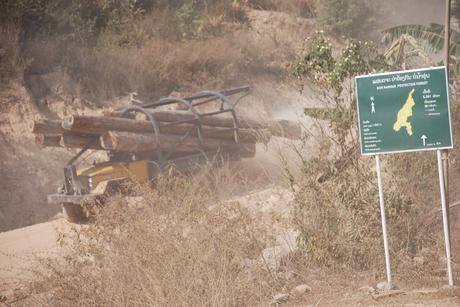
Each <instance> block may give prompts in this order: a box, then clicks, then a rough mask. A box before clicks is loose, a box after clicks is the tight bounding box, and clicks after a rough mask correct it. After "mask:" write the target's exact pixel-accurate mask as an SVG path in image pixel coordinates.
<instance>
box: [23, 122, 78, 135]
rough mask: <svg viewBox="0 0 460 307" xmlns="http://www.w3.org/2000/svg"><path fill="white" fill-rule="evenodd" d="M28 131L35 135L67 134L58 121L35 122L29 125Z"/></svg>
mask: <svg viewBox="0 0 460 307" xmlns="http://www.w3.org/2000/svg"><path fill="white" fill-rule="evenodd" d="M30 131H31V132H32V133H35V134H48V135H52V134H54V135H57V134H63V133H69V131H68V130H66V129H64V128H62V122H61V121H60V120H49V119H44V120H36V121H33V122H32V123H31V125H30Z"/></svg>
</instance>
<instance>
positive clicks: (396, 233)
mask: <svg viewBox="0 0 460 307" xmlns="http://www.w3.org/2000/svg"><path fill="white" fill-rule="evenodd" d="M308 43H309V45H308V46H307V48H306V51H305V53H303V54H302V55H301V56H300V57H299V60H298V61H297V62H296V63H294V65H293V72H294V75H295V76H296V77H297V78H299V80H300V81H301V82H304V81H303V80H304V78H308V80H312V81H313V82H314V83H315V84H317V85H318V86H319V88H320V92H319V97H320V99H321V102H322V103H323V105H324V108H309V109H306V110H305V113H306V114H307V115H309V116H310V117H313V118H315V119H317V120H318V121H317V122H316V127H317V128H318V129H317V130H316V131H314V132H313V131H312V132H310V134H311V135H313V136H315V142H316V144H317V147H318V148H319V152H318V154H317V155H316V156H315V157H314V158H312V159H311V160H308V161H305V162H304V165H303V168H302V174H301V178H300V180H299V182H298V189H297V190H296V195H295V200H296V214H295V224H296V225H297V228H298V229H299V231H300V233H301V235H300V244H301V245H302V246H303V247H304V251H305V253H306V255H307V257H309V258H310V260H312V261H313V262H315V263H318V264H320V265H326V266H348V267H352V268H377V267H379V266H380V265H381V262H382V261H383V257H382V256H381V255H382V243H381V225H380V213H379V203H378V194H377V185H376V181H375V175H374V173H375V171H374V168H373V164H372V161H371V160H369V159H365V158H360V156H359V152H358V146H359V145H358V139H357V136H358V131H357V118H356V100H355V94H354V82H353V78H354V77H355V76H356V75H360V74H366V73H369V72H371V71H378V70H380V69H382V67H385V65H384V63H383V66H382V62H381V56H380V55H379V54H378V53H377V52H376V50H375V49H374V48H372V46H371V45H369V44H366V43H361V42H359V41H350V42H348V43H347V45H345V46H344V47H343V48H342V50H338V51H337V52H335V51H334V50H333V47H332V44H331V43H330V42H329V40H328V39H327V38H326V37H325V36H324V34H323V33H317V34H316V35H315V36H314V37H312V38H311V39H310V40H308ZM334 54H337V56H334ZM387 170H388V172H387V175H388V177H385V179H386V182H385V190H384V194H385V206H386V211H387V219H388V224H389V225H391V226H390V227H389V228H390V241H391V243H392V251H393V252H394V253H395V254H404V255H414V253H416V252H417V249H418V248H419V246H420V245H419V243H420V240H423V239H426V238H424V234H426V232H424V231H423V230H421V229H420V228H419V229H417V228H416V221H417V219H418V214H419V212H418V211H417V210H416V208H415V207H414V206H413V205H412V201H411V198H410V195H406V194H403V193H401V192H402V190H401V189H400V183H399V182H398V180H391V181H390V180H388V179H389V178H392V177H391V175H392V171H394V170H395V169H392V168H391V167H390V168H388V169H387ZM397 178H401V177H397ZM416 230H417V232H416ZM425 230H426V229H425ZM380 267H381V266H380Z"/></svg>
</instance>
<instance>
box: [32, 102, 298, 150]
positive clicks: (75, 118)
mask: <svg viewBox="0 0 460 307" xmlns="http://www.w3.org/2000/svg"><path fill="white" fill-rule="evenodd" d="M152 115H153V116H154V118H155V119H156V120H157V121H158V128H159V132H160V133H159V135H158V139H157V138H156V136H155V133H154V129H153V126H152V123H151V122H150V121H148V120H139V119H134V118H123V117H121V116H120V115H119V114H117V113H110V114H105V115H104V116H86V115H72V116H67V117H65V118H64V119H62V120H38V121H34V122H33V124H32V127H31V131H32V133H34V134H35V136H36V138H35V140H36V143H37V144H38V145H42V146H51V147H66V148H84V147H85V146H87V145H88V144H89V149H93V150H112V151H119V152H146V151H156V150H163V151H171V150H173V151H174V152H177V153H180V152H187V153H190V152H197V151H201V150H218V149H224V148H226V147H231V146H233V147H234V146H235V134H234V131H233V130H232V129H231V128H233V127H234V123H233V119H232V118H231V117H224V116H205V117H202V118H201V120H200V123H201V134H202V142H200V140H199V138H198V130H197V129H196V126H195V125H194V123H192V122H186V121H187V120H193V119H194V118H195V117H194V115H193V114H191V113H188V112H186V111H158V110H157V111H153V112H152ZM178 121H181V123H178V124H172V123H173V122H178ZM184 121H185V122H184ZM237 135H238V140H239V144H240V145H238V146H248V147H255V145H254V144H255V143H259V142H264V143H266V142H268V141H269V140H270V138H271V137H272V136H279V137H285V138H290V139H299V138H300V137H301V129H300V126H299V125H298V124H297V123H295V122H292V121H287V120H278V121H255V120H253V119H250V118H244V117H243V118H241V117H238V133H237ZM184 136H185V137H184Z"/></svg>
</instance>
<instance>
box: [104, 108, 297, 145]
mask: <svg viewBox="0 0 460 307" xmlns="http://www.w3.org/2000/svg"><path fill="white" fill-rule="evenodd" d="M115 114H117V113H113V112H112V113H111V115H115ZM151 114H153V116H154V117H155V119H157V120H158V121H159V122H176V121H184V120H193V119H195V115H193V114H192V113H190V112H187V111H177V110H175V111H172V110H168V111H166V110H156V111H152V112H151ZM237 120H238V127H239V128H243V129H264V128H266V129H269V130H270V132H271V133H272V134H273V135H275V136H280V137H285V138H289V139H300V138H301V137H302V128H301V127H300V125H299V124H298V123H296V122H294V121H289V120H273V121H258V120H254V119H251V118H248V117H245V116H237ZM201 124H202V125H207V126H213V127H233V126H234V124H233V118H232V117H230V116H224V115H214V116H202V117H201Z"/></svg>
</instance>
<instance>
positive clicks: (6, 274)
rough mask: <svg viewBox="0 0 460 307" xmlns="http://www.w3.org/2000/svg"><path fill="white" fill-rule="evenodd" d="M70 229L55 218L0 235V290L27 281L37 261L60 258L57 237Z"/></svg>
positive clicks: (66, 224) (61, 250) (64, 222)
mask: <svg viewBox="0 0 460 307" xmlns="http://www.w3.org/2000/svg"><path fill="white" fill-rule="evenodd" d="M71 227H72V226H71V225H70V224H69V223H67V222H66V221H65V220H64V219H56V220H53V221H50V222H46V223H41V224H36V225H32V226H28V227H24V228H19V229H15V230H11V231H7V232H3V233H0V291H1V290H4V288H5V287H8V288H9V287H11V285H12V284H19V283H21V282H24V281H27V280H30V279H31V278H32V277H33V273H34V270H36V268H37V264H38V262H39V260H40V259H43V258H54V257H57V256H59V255H62V253H63V249H62V248H59V243H58V238H59V236H60V235H61V234H62V233H69V232H70V230H71Z"/></svg>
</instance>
